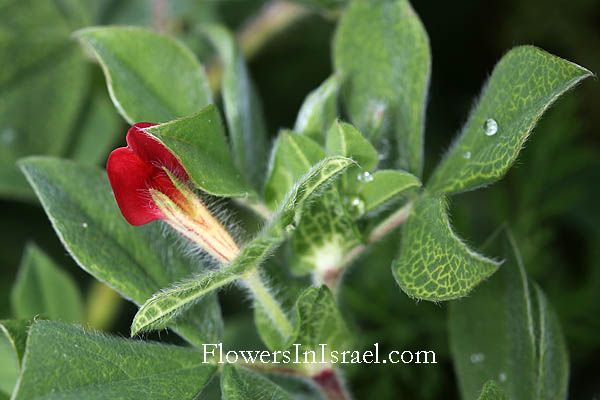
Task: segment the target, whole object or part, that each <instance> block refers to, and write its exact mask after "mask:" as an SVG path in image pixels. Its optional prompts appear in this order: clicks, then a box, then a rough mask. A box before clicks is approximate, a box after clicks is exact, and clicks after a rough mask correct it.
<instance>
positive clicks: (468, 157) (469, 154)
mask: <svg viewBox="0 0 600 400" xmlns="http://www.w3.org/2000/svg"><path fill="white" fill-rule="evenodd" d="M463 157H464V158H465V159H467V160H468V159H470V158H471V152H470V151H467V152H466V153H465V155H464V156H463Z"/></svg>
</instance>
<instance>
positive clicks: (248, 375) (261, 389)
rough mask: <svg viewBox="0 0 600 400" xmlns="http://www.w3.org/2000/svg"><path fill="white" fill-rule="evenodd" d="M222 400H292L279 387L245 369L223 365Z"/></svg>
mask: <svg viewBox="0 0 600 400" xmlns="http://www.w3.org/2000/svg"><path fill="white" fill-rule="evenodd" d="M221 393H222V394H223V400H263V399H270V400H292V397H291V396H290V395H289V394H287V393H286V392H285V391H284V390H283V389H282V388H281V387H279V386H278V385H276V384H274V383H273V382H271V381H270V380H268V379H267V378H264V377H263V376H261V375H259V374H257V373H256V372H253V371H250V370H249V369H247V368H243V367H238V366H235V365H233V364H225V366H224V367H223V373H222V374H221Z"/></svg>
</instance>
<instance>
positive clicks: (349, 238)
mask: <svg viewBox="0 0 600 400" xmlns="http://www.w3.org/2000/svg"><path fill="white" fill-rule="evenodd" d="M361 239H362V237H361V235H360V232H359V230H358V227H357V226H356V224H355V222H354V219H353V218H352V217H351V216H350V215H348V213H347V212H346V209H345V207H344V203H343V200H342V198H341V196H340V194H339V192H338V190H337V189H336V188H335V187H332V188H328V189H326V190H325V191H324V192H323V194H322V195H321V197H320V198H319V199H318V200H317V201H315V202H313V203H312V204H310V205H309V206H308V209H307V211H306V212H305V213H304V216H303V217H302V219H301V221H300V223H299V224H298V227H297V228H296V230H295V231H294V232H293V235H292V249H293V257H292V264H291V266H290V267H291V268H292V269H293V271H294V272H295V273H296V274H299V275H304V274H308V273H310V272H315V273H316V277H315V278H316V279H318V280H320V279H323V278H326V276H325V275H327V274H336V273H337V271H338V270H339V268H340V264H341V262H342V260H343V259H344V257H345V256H346V255H347V254H348V252H349V251H350V250H351V249H352V248H353V247H355V246H356V245H358V244H359V243H361Z"/></svg>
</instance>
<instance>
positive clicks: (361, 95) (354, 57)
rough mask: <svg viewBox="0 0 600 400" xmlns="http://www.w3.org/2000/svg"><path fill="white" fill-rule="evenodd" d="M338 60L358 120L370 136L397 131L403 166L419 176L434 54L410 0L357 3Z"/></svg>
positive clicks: (341, 34) (349, 12)
mask: <svg viewBox="0 0 600 400" xmlns="http://www.w3.org/2000/svg"><path fill="white" fill-rule="evenodd" d="M333 60H334V64H335V69H336V71H337V72H338V73H339V74H340V76H341V77H342V82H343V83H342V97H343V100H344V103H345V105H346V108H347V110H348V113H349V115H350V118H351V120H352V122H353V123H354V124H355V125H356V126H357V127H358V129H360V130H361V131H362V132H363V133H365V135H366V136H367V137H369V138H373V136H374V135H376V134H377V132H378V131H380V130H382V131H383V132H382V134H387V132H390V133H391V134H392V135H394V137H395V142H397V154H398V155H397V157H398V158H397V167H398V168H400V169H404V170H406V171H408V172H411V173H413V174H415V175H417V176H419V175H420V174H421V168H422V163H423V126H424V115H425V100H426V96H427V88H428V85H429V75H430V64H431V56H430V51H429V39H428V37H427V33H426V32H425V30H424V28H423V25H422V24H421V21H420V20H419V17H418V16H417V15H416V13H415V11H414V10H413V9H412V7H411V6H410V4H409V3H408V1H406V0H354V1H352V2H351V3H350V5H349V6H348V8H347V9H346V11H345V12H344V14H343V16H342V19H341V21H340V23H339V26H338V30H337V32H336V35H335V39H334V43H333Z"/></svg>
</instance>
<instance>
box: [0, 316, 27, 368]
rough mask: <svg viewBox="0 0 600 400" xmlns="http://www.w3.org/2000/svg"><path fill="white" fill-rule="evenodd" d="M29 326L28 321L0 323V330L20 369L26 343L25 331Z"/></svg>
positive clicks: (16, 320) (18, 320) (15, 320)
mask: <svg viewBox="0 0 600 400" xmlns="http://www.w3.org/2000/svg"><path fill="white" fill-rule="evenodd" d="M30 325H31V320H28V319H8V320H3V321H0V330H1V331H2V333H3V334H4V336H6V338H7V339H8V341H9V343H10V346H11V347H12V350H13V351H14V353H15V355H16V359H17V364H18V366H19V367H21V363H22V360H23V356H24V355H25V346H26V341H27V331H28V330H29V326H30Z"/></svg>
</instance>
